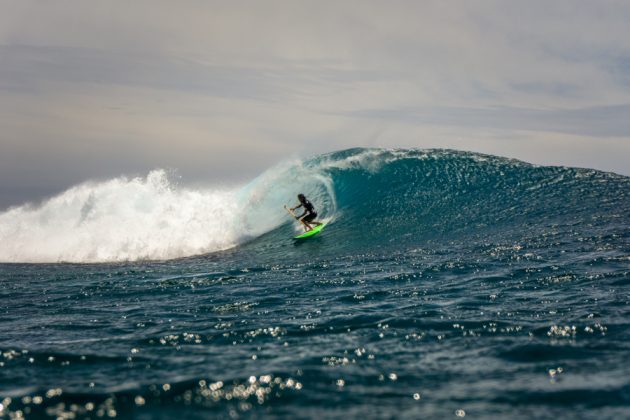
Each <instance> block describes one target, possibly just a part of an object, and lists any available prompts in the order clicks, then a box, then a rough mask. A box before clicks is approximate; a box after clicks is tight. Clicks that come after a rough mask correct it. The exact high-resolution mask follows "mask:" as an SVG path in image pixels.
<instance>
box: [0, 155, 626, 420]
mask: <svg viewBox="0 0 630 420" xmlns="http://www.w3.org/2000/svg"><path fill="white" fill-rule="evenodd" d="M298 193H303V194H305V195H306V196H307V197H308V199H309V200H310V201H311V202H312V203H313V204H314V205H315V207H316V209H317V211H318V213H319V215H320V217H321V218H322V219H323V220H325V221H327V222H328V225H327V227H326V229H325V230H324V231H323V232H322V233H321V234H319V235H317V236H315V237H313V238H311V239H309V240H307V241H302V242H296V241H294V240H293V239H292V237H293V236H294V235H295V233H296V232H298V231H299V226H297V224H296V223H295V221H294V220H293V219H291V218H290V217H289V216H288V215H287V213H286V212H285V211H284V209H283V205H284V204H289V205H295V204H296V203H297V200H296V195H297V194H298ZM0 285H1V286H2V287H0V418H3V417H8V418H18V417H26V418H105V417H107V418H114V417H122V418H164V419H168V418H199V419H201V418H209V417H211V418H259V417H270V418H278V417H281V418H284V417H288V418H357V417H365V418H436V419H442V418H461V417H467V418H475V419H477V418H480V419H494V418H510V419H530V418H550V419H551V418H553V419H558V418H567V419H569V418H571V419H572V418H584V419H598V420H601V419H608V418H611V419H612V418H629V417H630V379H629V378H630V363H628V361H629V360H630V356H629V355H630V344H629V343H630V178H628V177H625V176H621V175H618V174H614V173H607V172H602V171H597V170H592V169H588V168H570V167H550V166H536V165H531V164H529V163H526V162H521V161H518V160H513V159H506V158H501V157H497V156H490V155H483V154H477V153H469V152H460V151H452V150H416V149H412V150H409V149H395V150H390V149H363V148H356V149H348V150H342V151H337V152H333V153H328V154H323V155H319V156H314V157H312V158H309V159H302V160H298V159H293V160H287V161H286V162H284V163H281V164H279V165H276V166H273V167H271V168H268V169H267V170H266V171H264V172H263V173H261V174H260V175H259V176H258V177H256V178H255V179H252V180H250V181H249V182H247V183H244V184H242V185H238V186H233V187H221V188H219V187H213V186H208V187H189V186H182V185H180V183H179V180H178V178H177V177H176V176H174V175H173V174H172V173H169V172H168V171H164V170H155V171H152V172H150V173H148V174H146V175H143V176H139V177H127V176H120V177H117V178H114V179H110V180H107V181H98V182H96V181H94V182H86V183H83V184H80V185H77V186H74V187H71V188H69V189H68V190H66V191H65V192H62V193H60V194H58V195H56V196H54V197H51V198H49V199H47V200H45V201H43V202H41V203H31V204H25V205H21V206H17V207H13V208H10V209H8V210H5V211H3V212H2V213H0Z"/></svg>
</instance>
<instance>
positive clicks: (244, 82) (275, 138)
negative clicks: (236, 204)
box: [0, 0, 630, 208]
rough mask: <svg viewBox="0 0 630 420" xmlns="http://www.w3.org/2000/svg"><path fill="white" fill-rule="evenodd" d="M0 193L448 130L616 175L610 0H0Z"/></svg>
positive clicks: (624, 61)
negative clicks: (215, 0)
mask: <svg viewBox="0 0 630 420" xmlns="http://www.w3.org/2000/svg"><path fill="white" fill-rule="evenodd" d="M0 10H1V11H2V13H0V208H5V207H7V206H9V205H14V204H19V203H21V202H23V201H26V200H38V199H40V198H42V197H44V196H47V195H50V194H53V193H55V192H58V191H61V190H63V189H65V188H67V187H69V186H71V185H73V184H76V183H78V182H81V181H84V180H88V179H103V178H108V177H112V176H117V175H120V174H130V175H137V174H146V172H147V171H148V170H150V169H154V168H168V169H176V170H177V171H178V173H179V174H180V175H181V176H182V177H183V180H184V182H203V183H205V184H210V185H212V184H217V183H226V182H228V183H229V182H232V183H233V182H237V181H242V180H247V179H250V178H252V177H253V176H255V175H257V174H259V173H261V172H262V171H264V170H265V169H266V168H267V167H269V166H271V165H272V164H274V163H276V162H279V161H282V160H283V159H287V158H291V157H294V156H310V155H313V154H317V153H321V152H329V151H334V150H338V149H343V148H348V147H355V146H366V147H376V146H381V147H422V148H427V147H431V148H435V147H437V148H455V149H463V150H472V151H479V152H484V153H491V154H496V155H501V156H509V157H515V158H519V159H523V160H526V161H529V162H533V163H540V164H556V165H569V166H581V167H591V168H597V169H603V170H608V171H614V172H618V173H622V174H625V175H630V163H629V162H630V25H629V24H628V22H630V2H628V1H602V0H593V1H579V0H567V1H553V2H550V1H547V0H543V1H536V0H534V1H532V0H528V1H501V0H497V1H474V0H473V1H471V0H467V1H445V0H439V1H389V0H388V1H366V0H357V1H338V0H337V1H322V0H319V1H297V0H287V1H267V0H265V1H254V0H252V1H238V0H236V1H217V2H213V1H206V0H203V1H202V0H199V1H192V0H190V1H157V0H147V1H140V0H134V1H131V2H129V1H112V0H109V1H100V2H86V1H79V0H77V1H63V0H57V1H44V0H42V1H31V0H15V1H11V0H0Z"/></svg>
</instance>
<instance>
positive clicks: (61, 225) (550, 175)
mask: <svg viewBox="0 0 630 420" xmlns="http://www.w3.org/2000/svg"><path fill="white" fill-rule="evenodd" d="M299 192H302V193H304V194H306V196H307V197H308V198H309V199H310V200H311V201H312V202H313V203H315V204H316V207H317V210H318V211H319V213H320V216H321V217H322V218H324V219H325V220H327V221H329V222H332V223H331V228H329V229H328V232H330V236H331V237H333V238H334V243H333V244H330V245H331V246H330V251H331V252H343V250H349V249H356V248H361V247H367V248H374V247H388V246H401V245H404V244H406V243H408V244H417V243H418V241H435V240H443V239H448V240H463V238H466V237H470V236H471V235H472V236H477V237H478V236H479V235H481V236H484V235H485V236H493V237H497V236H499V237H501V236H506V237H509V236H510V235H514V234H515V233H518V235H524V234H528V233H531V234H532V235H535V234H538V233H539V232H538V231H539V229H540V227H541V226H544V227H546V228H553V229H556V230H557V229H560V228H568V227H574V228H575V227H576V226H585V227H586V226H588V228H589V231H590V232H591V234H592V235H597V234H605V231H606V229H608V228H609V227H610V226H611V224H613V225H619V224H623V223H625V224H626V225H627V223H628V220H627V219H628V214H630V204H629V203H630V199H629V194H630V181H629V178H627V177H622V176H619V175H615V174H610V173H604V172H599V171H595V170H587V169H574V168H560V167H536V166H533V165H530V164H526V163H523V162H520V161H515V160H509V159H504V158H498V157H494V156H486V155H479V154H474V153H464V152H454V151H444V150H424V151H423V150H383V149H350V150H344V151H340V152H335V153H331V154H326V155H321V156H318V157H316V158H314V159H311V160H306V161H294V162H287V163H283V164H281V165H278V166H275V167H273V168H271V169H269V170H268V171H266V172H265V173H263V174H261V175H260V176H259V177H258V178H256V179H254V180H253V181H251V182H250V183H248V184H247V185H244V186H241V187H238V188H232V189H227V188H224V189H217V188H207V189H203V188H196V189H193V188H184V187H180V186H178V185H177V184H176V183H173V182H172V181H171V180H170V179H169V176H168V174H167V173H166V172H165V171H163V170H156V171H152V172H151V173H149V174H148V175H147V176H146V177H142V178H127V177H120V178H116V179H112V180H109V181H106V182H90V183H85V184H82V185H78V186H76V187H73V188H71V189H69V190H67V191H65V192H64V193H61V194H60V195H58V196H56V197H53V198H51V199H49V200H47V201H45V202H44V203H42V204H40V205H37V206H35V205H24V206H20V207H16V208H13V209H9V210H8V211H6V212H4V213H2V214H0V242H1V243H2V244H3V246H2V247H1V248H0V261H2V262H59V261H70V262H115V261H133V260H163V259H173V258H180V257H186V256H193V255H199V254H204V253H211V252H216V251H220V250H224V249H228V248H232V247H234V246H237V245H239V244H243V243H246V242H249V243H251V242H252V241H253V243H254V244H256V243H258V244H261V243H266V242H268V241H278V240H281V239H282V238H284V239H286V232H285V231H284V230H280V231H282V235H280V233H279V232H280V231H279V230H278V228H279V227H280V226H281V225H283V224H286V223H287V221H289V219H288V217H287V214H286V213H285V212H284V210H283V209H282V206H283V205H284V204H289V203H292V202H294V201H295V195H296V194H297V193H299ZM332 226H334V229H333V228H332ZM600 228H601V231H599V230H598V229H600ZM271 231H276V232H278V233H277V234H276V235H271V236H268V235H265V236H264V237H262V238H260V237H261V236H263V235H264V234H266V233H268V232H271ZM257 238H259V239H257ZM265 238H266V239H265Z"/></svg>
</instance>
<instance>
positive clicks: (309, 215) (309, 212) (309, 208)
mask: <svg viewBox="0 0 630 420" xmlns="http://www.w3.org/2000/svg"><path fill="white" fill-rule="evenodd" d="M302 207H304V213H302V216H300V219H302V220H304V221H305V222H310V221H312V220H315V218H316V217H317V212H316V211H315V207H313V205H312V204H311V202H310V201H308V200H306V199H305V200H304V202H303V203H302Z"/></svg>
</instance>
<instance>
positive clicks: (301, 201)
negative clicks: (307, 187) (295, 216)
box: [298, 194, 306, 203]
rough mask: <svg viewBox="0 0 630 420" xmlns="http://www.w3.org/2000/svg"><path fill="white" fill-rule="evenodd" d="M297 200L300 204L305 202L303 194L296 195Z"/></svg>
mask: <svg viewBox="0 0 630 420" xmlns="http://www.w3.org/2000/svg"><path fill="white" fill-rule="evenodd" d="M298 200H300V203H303V202H304V201H305V200H306V197H304V194H298Z"/></svg>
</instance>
